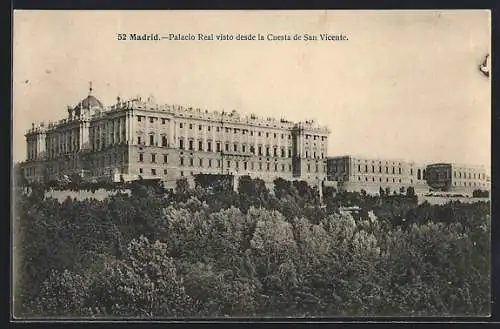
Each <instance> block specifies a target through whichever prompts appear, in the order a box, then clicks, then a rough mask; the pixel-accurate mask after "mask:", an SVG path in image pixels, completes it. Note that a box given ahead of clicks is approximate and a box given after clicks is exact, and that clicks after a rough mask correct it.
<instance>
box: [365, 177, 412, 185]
mask: <svg viewBox="0 0 500 329" xmlns="http://www.w3.org/2000/svg"><path fill="white" fill-rule="evenodd" d="M358 181H361V176H358ZM368 181H369V179H368V177H367V176H366V177H365V182H368ZM371 181H372V182H375V177H371ZM378 181H379V183H380V182H382V177H379V178H378ZM385 182H386V183H389V178H386V179H385ZM392 182H393V183H396V182H397V183H401V178H399V179H398V180H397V181H396V179H395V178H393V179H392ZM410 184H413V179H412V180H410Z"/></svg>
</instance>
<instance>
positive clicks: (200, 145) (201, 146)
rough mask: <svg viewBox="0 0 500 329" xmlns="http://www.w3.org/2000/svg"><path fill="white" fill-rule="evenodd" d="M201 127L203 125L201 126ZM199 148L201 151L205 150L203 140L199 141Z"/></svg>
mask: <svg viewBox="0 0 500 329" xmlns="http://www.w3.org/2000/svg"><path fill="white" fill-rule="evenodd" d="M200 127H201V126H200ZM198 150H199V151H203V142H202V141H199V142H198Z"/></svg>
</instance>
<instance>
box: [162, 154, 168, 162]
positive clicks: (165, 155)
mask: <svg viewBox="0 0 500 329" xmlns="http://www.w3.org/2000/svg"><path fill="white" fill-rule="evenodd" d="M163 163H168V155H167V154H164V155H163Z"/></svg>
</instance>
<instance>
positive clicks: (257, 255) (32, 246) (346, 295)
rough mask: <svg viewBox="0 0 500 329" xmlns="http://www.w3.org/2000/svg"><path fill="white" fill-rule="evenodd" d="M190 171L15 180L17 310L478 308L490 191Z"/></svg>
mask: <svg viewBox="0 0 500 329" xmlns="http://www.w3.org/2000/svg"><path fill="white" fill-rule="evenodd" d="M197 183H198V186H197V188H195V189H190V188H189V187H188V185H187V184H186V181H183V180H180V181H178V183H177V187H176V189H175V191H173V192H172V193H166V192H165V191H163V192H161V189H158V188H153V187H146V186H141V185H140V184H136V185H134V186H132V193H131V195H130V196H129V195H127V194H125V195H123V194H118V195H116V196H111V197H109V198H106V199H105V200H103V201H97V200H92V199H90V200H85V201H77V200H71V199H67V200H66V201H64V202H62V203H60V202H58V201H57V200H55V199H51V198H45V197H44V187H43V186H33V187H32V189H31V192H30V193H29V194H23V193H18V196H17V201H16V209H17V210H16V214H15V216H16V218H15V224H16V227H15V239H16V241H17V244H16V250H15V258H16V264H18V265H17V266H16V267H15V276H14V278H15V283H14V284H15V315H16V316H17V317H46V316H58V317H60V316H67V317H89V316H92V317H97V318H99V317H147V318H172V317H226V316H247V317H252V316H299V317H300V316H361V315H391V316H396V315H406V316H418V315H425V316H429V315H440V316H446V315H486V314H489V311H490V275H489V273H490V215H489V211H490V205H489V202H479V203H474V204H462V203H459V202H454V203H448V204H446V205H439V206H432V205H429V204H428V203H424V204H420V205H419V204H418V202H417V200H416V197H415V195H414V193H413V191H412V190H411V189H409V190H408V191H400V192H401V193H399V194H393V193H381V195H380V196H369V195H366V193H335V191H325V193H324V195H325V197H324V200H323V201H324V202H323V205H322V204H320V202H319V197H318V193H317V190H315V189H314V188H311V187H309V186H307V184H305V183H304V182H294V183H291V182H287V181H284V180H281V179H278V180H276V181H275V187H274V191H273V192H274V193H270V191H268V190H267V189H266V188H265V185H264V183H263V182H262V181H261V180H258V179H251V178H249V177H243V178H242V179H241V180H240V183H239V188H238V192H232V190H231V189H230V188H228V186H227V185H226V184H225V183H221V184H219V185H214V184H212V183H210V182H205V183H204V182H203V179H198V181H197ZM207 186H212V188H210V189H209V188H207ZM159 191H160V192H159ZM384 192H385V191H384ZM403 192H404V193H403ZM349 206H357V207H359V211H357V212H353V213H348V212H345V211H343V210H342V209H343V208H344V207H349Z"/></svg>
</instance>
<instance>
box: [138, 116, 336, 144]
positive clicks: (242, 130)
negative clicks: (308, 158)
mask: <svg viewBox="0 0 500 329" xmlns="http://www.w3.org/2000/svg"><path fill="white" fill-rule="evenodd" d="M145 119H146V117H144V116H137V121H138V122H143V120H145ZM156 120H158V118H156V117H149V122H150V123H154V122H155V121H156ZM167 121H168V120H166V119H164V118H162V119H161V123H162V124H166V123H167ZM184 125H185V124H184V123H183V122H180V123H179V128H180V129H185V128H189V129H195V127H196V126H197V127H198V130H199V131H202V130H203V127H205V126H204V125H200V124H198V125H196V124H193V123H189V124H186V127H185V126H184ZM206 128H207V131H212V126H210V125H208V126H206ZM221 129H222V130H225V132H226V133H229V132H231V131H232V132H233V133H235V134H238V133H240V132H241V133H242V135H246V134H248V133H249V134H250V136H253V135H254V131H253V130H249V129H243V128H229V127H217V126H216V127H215V131H216V132H220V131H221ZM256 133H257V134H258V136H259V137H260V136H262V132H261V131H257V132H256ZM280 135H281V139H285V136H286V138H287V139H291V135H290V134H286V135H285V134H277V133H270V132H266V137H267V138H269V136H273V138H278V136H280ZM310 138H313V139H314V140H317V139H318V140H319V139H321V140H322V141H324V140H326V138H327V137H326V136H319V135H306V139H310Z"/></svg>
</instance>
